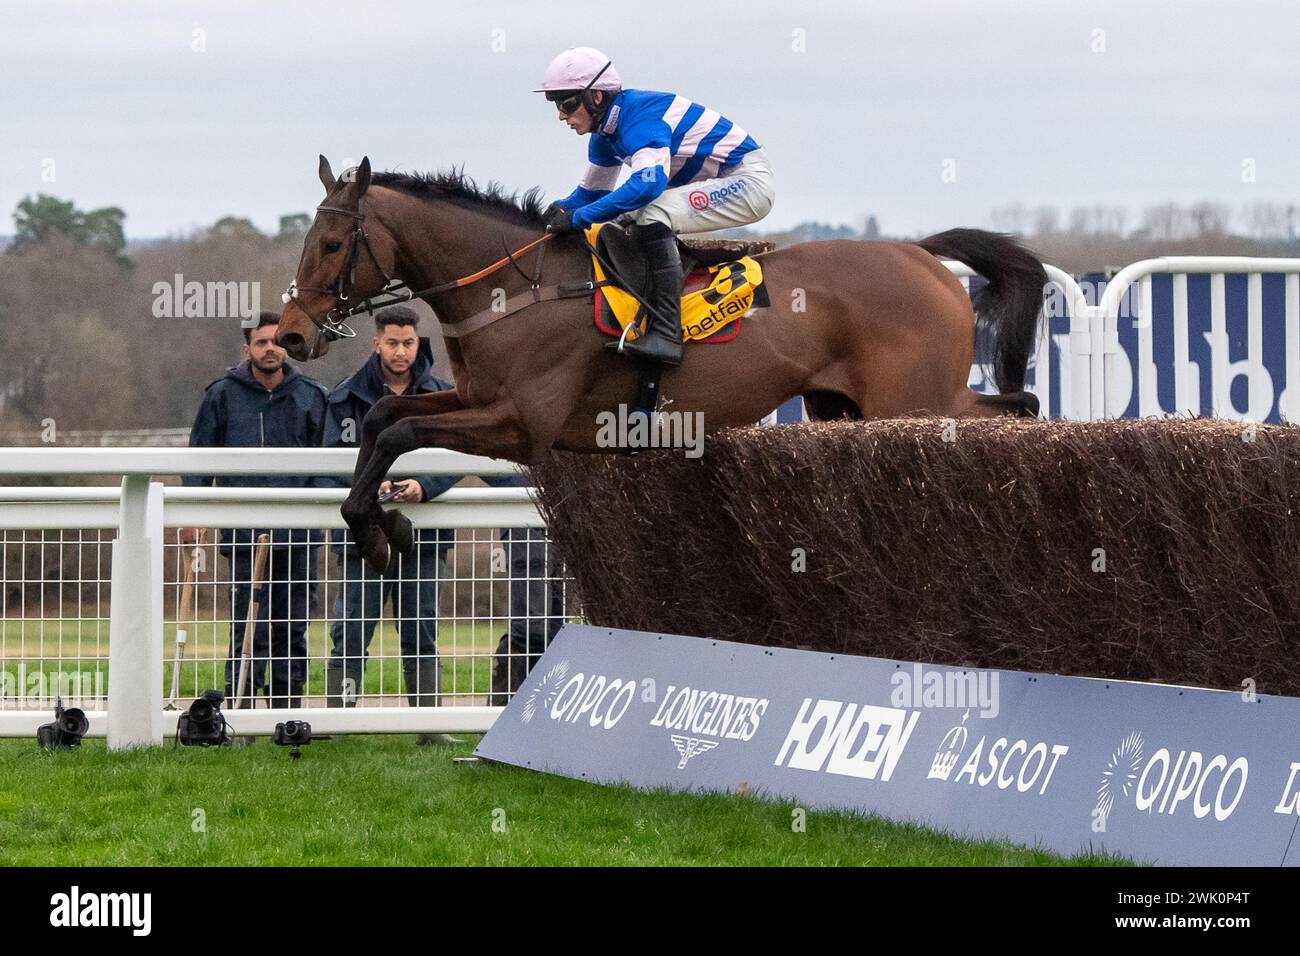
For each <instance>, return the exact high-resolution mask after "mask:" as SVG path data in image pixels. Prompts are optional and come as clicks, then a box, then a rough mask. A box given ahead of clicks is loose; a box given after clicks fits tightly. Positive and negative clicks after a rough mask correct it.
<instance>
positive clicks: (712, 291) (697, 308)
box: [586, 223, 763, 342]
mask: <svg viewBox="0 0 1300 956" xmlns="http://www.w3.org/2000/svg"><path fill="white" fill-rule="evenodd" d="M601 225H602V224H601V223H597V224H596V225H594V226H592V227H591V228H590V229H588V230H586V232H587V241H588V242H590V243H591V244H592V245H593V246H594V245H595V244H596V235H597V233H598V232H599V231H600V228H601ZM592 267H593V268H594V269H595V271H596V281H597V282H604V281H605V278H606V277H605V271H604V269H602V268H601V265H600V262H599V261H598V260H597V259H596V257H595V256H592ZM707 273H708V282H707V283H706V284H705V285H704V286H703V287H702V288H699V289H695V290H694V291H691V292H687V293H686V294H685V295H683V296H682V338H683V339H685V340H686V341H695V342H700V341H703V340H705V339H708V338H710V337H711V336H713V335H716V334H717V333H718V332H719V331H720V330H722V329H725V328H726V327H727V326H729V325H731V324H732V323H733V322H735V321H736V320H737V319H739V318H740V317H741V316H743V315H744V314H745V313H746V312H748V311H749V310H750V309H751V308H753V306H754V296H755V293H756V292H757V290H758V288H759V286H760V285H762V283H763V267H762V266H761V265H759V263H758V260H757V259H755V258H753V257H752V256H743V257H742V258H740V259H737V260H736V261H734V262H723V263H719V264H718V265H715V266H709V267H707ZM694 274H695V273H694V272H692V275H694ZM600 294H601V296H602V297H603V298H604V300H605V302H606V303H607V304H608V306H609V310H608V311H609V312H610V313H611V314H612V315H613V318H614V320H615V321H617V323H618V328H617V329H614V328H612V327H610V326H611V325H612V323H609V321H608V319H606V320H605V322H602V321H601V317H600V316H599V314H598V315H597V319H596V324H597V325H598V326H601V328H602V331H605V332H608V333H610V334H611V335H618V334H620V333H621V332H622V331H623V330H624V329H626V328H627V327H628V325H630V324H631V323H632V322H633V321H634V320H635V319H636V316H637V312H638V311H640V309H641V304H640V303H639V302H637V300H636V299H634V298H633V297H632V296H631V295H629V294H628V293H626V292H624V291H623V290H622V289H620V288H617V287H616V286H613V285H606V286H602V287H601V290H600ZM597 301H599V300H597ZM644 329H645V319H644V318H643V319H642V320H641V321H640V322H639V323H638V324H637V327H636V328H635V329H633V330H632V331H631V332H629V333H628V336H627V337H628V339H629V340H633V339H636V338H637V337H638V336H639V335H640V334H641V333H642V332H643V331H644ZM733 331H739V330H738V329H736V330H733ZM730 337H731V336H728V338H730Z"/></svg>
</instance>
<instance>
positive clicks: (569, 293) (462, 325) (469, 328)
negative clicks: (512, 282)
mask: <svg viewBox="0 0 1300 956" xmlns="http://www.w3.org/2000/svg"><path fill="white" fill-rule="evenodd" d="M606 285H609V282H572V283H561V284H560V285H552V286H547V287H546V288H544V289H543V288H537V287H533V288H531V289H529V290H528V291H527V292H521V293H519V294H518V295H512V296H511V297H510V298H508V299H506V301H505V305H504V308H500V309H497V308H487V309H484V310H483V311H482V312H476V313H474V314H473V315H471V316H470V317H469V318H468V319H463V320H462V321H460V322H456V323H451V322H443V323H442V334H443V335H445V336H446V337H447V338H452V339H456V338H460V337H462V336H465V335H469V334H470V333H471V332H477V331H478V330H479V329H481V328H483V327H485V326H488V325H491V324H492V323H493V322H495V321H497V320H498V319H504V318H505V317H506V316H509V315H513V314H514V313H516V312H518V311H520V310H521V309H525V308H527V307H528V306H530V305H536V304H537V303H538V302H549V301H551V300H552V299H576V298H578V297H579V296H584V297H585V296H589V295H592V294H593V293H595V291H596V290H597V289H599V288H601V287H602V286H606Z"/></svg>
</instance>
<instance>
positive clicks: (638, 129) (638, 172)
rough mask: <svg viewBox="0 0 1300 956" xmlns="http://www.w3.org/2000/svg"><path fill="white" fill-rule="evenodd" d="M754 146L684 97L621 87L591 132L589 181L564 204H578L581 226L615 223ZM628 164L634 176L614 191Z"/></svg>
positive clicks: (711, 175)
mask: <svg viewBox="0 0 1300 956" xmlns="http://www.w3.org/2000/svg"><path fill="white" fill-rule="evenodd" d="M754 149H758V143H756V142H755V141H754V137H752V136H750V135H749V134H748V133H747V132H745V131H744V130H743V129H741V128H740V127H739V126H738V125H736V124H735V123H733V122H732V121H731V120H729V119H727V118H726V117H725V116H722V115H721V114H719V113H717V112H715V111H714V110H711V109H709V108H708V107H706V106H703V105H701V104H699V103H695V102H693V101H691V100H689V99H687V98H686V97H684V96H677V95H676V94H673V93H658V92H655V91H653V90H622V91H620V92H619V93H618V94H617V95H616V96H615V97H614V102H613V103H612V104H611V105H610V108H609V111H608V112H607V113H606V114H605V121H604V122H603V123H602V124H601V127H600V129H598V130H596V131H594V132H593V133H592V134H591V142H590V143H589V144H588V147H587V159H588V165H587V172H586V174H585V175H584V176H583V177H582V182H581V183H580V184H579V185H578V188H577V189H575V190H574V191H573V192H572V193H570V194H569V195H568V196H565V197H564V198H563V199H561V200H559V201H558V204H559V205H561V206H563V207H564V208H566V209H572V210H573V211H574V213H573V221H574V222H575V223H577V224H578V225H580V226H583V227H586V226H589V225H591V224H592V223H597V222H608V221H609V220H611V219H613V218H615V217H616V216H618V215H620V214H622V213H625V212H631V211H633V210H634V209H640V208H641V207H642V206H644V205H645V204H646V203H648V202H651V201H653V200H654V199H656V198H658V196H659V195H660V194H661V193H662V192H663V191H664V190H665V189H672V188H675V187H677V186H684V185H686V184H687V183H692V182H697V181H699V180H701V179H713V178H715V177H716V176H717V175H718V171H719V170H720V169H722V168H723V167H724V166H731V165H733V164H735V163H738V162H739V161H740V159H741V157H742V156H744V155H745V154H746V153H748V152H749V151H750V150H754ZM624 165H626V166H628V167H630V169H631V172H632V174H631V175H630V176H629V177H628V179H627V181H626V182H624V183H623V185H622V186H619V187H618V188H617V189H615V188H614V186H615V184H616V183H617V182H618V174H619V170H620V168H621V167H622V166H624Z"/></svg>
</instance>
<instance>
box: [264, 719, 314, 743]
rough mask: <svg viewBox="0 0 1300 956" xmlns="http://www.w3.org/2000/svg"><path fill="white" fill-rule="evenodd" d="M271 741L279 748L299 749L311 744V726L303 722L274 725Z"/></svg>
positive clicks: (295, 721)
mask: <svg viewBox="0 0 1300 956" xmlns="http://www.w3.org/2000/svg"><path fill="white" fill-rule="evenodd" d="M271 741H272V742H273V743H277V744H279V745H280V746H281V747H301V746H302V745H303V744H309V743H311V724H309V723H307V721H305V720H286V721H285V722H284V723H282V724H276V725H275V733H274V734H272V735H271Z"/></svg>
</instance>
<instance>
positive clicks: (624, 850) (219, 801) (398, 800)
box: [0, 736, 1119, 866]
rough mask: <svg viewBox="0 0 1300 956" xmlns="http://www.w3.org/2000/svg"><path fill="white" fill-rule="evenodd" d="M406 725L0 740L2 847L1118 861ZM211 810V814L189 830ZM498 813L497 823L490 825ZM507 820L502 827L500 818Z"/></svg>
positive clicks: (3, 859) (453, 857)
mask: <svg viewBox="0 0 1300 956" xmlns="http://www.w3.org/2000/svg"><path fill="white" fill-rule="evenodd" d="M473 740H474V739H473V738H472V737H471V738H469V739H467V741H466V743H465V744H463V745H461V746H458V747H455V748H439V747H417V746H416V745H415V743H414V738H413V737H410V736H369V737H367V736H352V737H338V738H335V739H333V740H326V741H319V742H316V743H313V744H311V745H309V746H308V747H307V748H305V750H304V752H303V756H302V758H301V759H300V760H296V761H294V760H291V759H290V757H289V754H288V752H287V751H286V750H285V749H284V748H281V747H275V746H273V745H272V744H270V743H269V742H268V741H265V740H261V741H259V742H257V743H255V744H253V745H251V746H248V747H233V748H221V749H209V750H203V749H199V748H179V749H175V750H173V749H172V748H171V747H170V745H169V746H168V747H166V748H164V749H161V750H146V751H134V752H127V753H110V752H108V751H107V749H106V748H105V746H104V743H103V741H102V740H98V741H86V743H85V744H84V745H83V746H82V747H81V748H80V750H70V751H62V752H59V753H55V754H43V753H40V752H38V751H37V749H36V745H35V742H34V741H26V740H5V741H0V865H6V866H12V865H20V866H25V865H53V866H65V865H234V866H249V865H290V866H292V865H304V864H312V865H343V864H346V865H399V864H401V865H422V864H466V865H480V864H494V865H569V864H576V865H650V866H659V865H728V866H740V865H850V866H858V865H908V866H912V865H920V866H965V865H971V866H990V865H991V866H1022V865H1030V866H1038V865H1055V864H1061V863H1065V864H1073V865H1088V864H1098V863H1103V864H1109V863H1115V862H1119V861H1116V860H1114V859H1109V858H1097V857H1091V856H1081V857H1075V858H1071V859H1069V860H1063V859H1061V858H1060V857H1057V856H1054V855H1052V854H1049V853H1044V852H1040V851H1036V850H1031V849H1024V848H1021V847H1017V846H1013V845H1011V844H1008V843H999V842H984V843H973V842H967V841H962V840H956V839H952V838H949V837H947V836H943V835H940V834H937V833H933V832H930V831H926V830H922V829H919V828H915V827H909V826H900V825H896V824H892V823H887V822H885V821H882V820H879V819H875V818H871V817H865V816H861V815H855V814H848V813H808V814H807V817H806V829H805V831H804V832H796V831H795V829H794V828H793V826H792V821H793V819H794V809H795V808H794V805H793V804H791V803H788V802H771V801H767V800H762V799H757V798H755V797H740V796H734V795H726V794H722V795H717V794H713V795H694V794H674V793H668V792H639V791H633V790H625V789H620V788H613V787H599V786H595V785H592V784H586V783H582V782H579V781H575V780H569V779H565V778H560V777H552V776H547V775H544V774H538V773H532V772H529V771H525V770H519V769H516V768H513V767H507V766H500V765H487V764H469V765H464V764H462V765H457V764H453V762H452V757H453V756H454V755H465V754H468V753H470V752H471V751H472V749H473ZM195 811H202V815H203V823H204V827H205V831H204V832H196V831H195V826H196V824H195V820H196V818H197V815H196V813H195ZM494 821H496V822H497V824H498V827H497V828H496V829H494ZM502 822H503V823H504V832H498V829H499V828H500V824H501V823H502Z"/></svg>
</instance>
